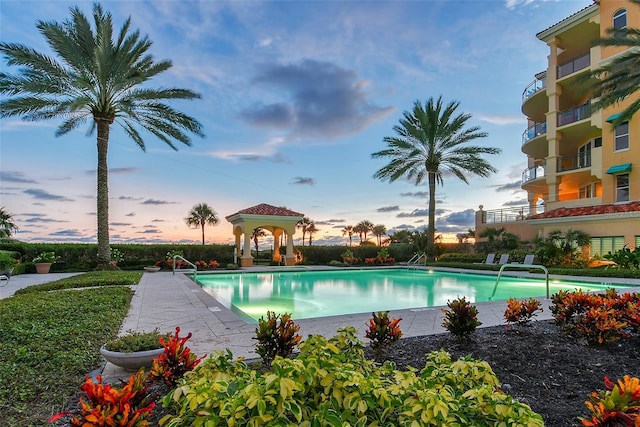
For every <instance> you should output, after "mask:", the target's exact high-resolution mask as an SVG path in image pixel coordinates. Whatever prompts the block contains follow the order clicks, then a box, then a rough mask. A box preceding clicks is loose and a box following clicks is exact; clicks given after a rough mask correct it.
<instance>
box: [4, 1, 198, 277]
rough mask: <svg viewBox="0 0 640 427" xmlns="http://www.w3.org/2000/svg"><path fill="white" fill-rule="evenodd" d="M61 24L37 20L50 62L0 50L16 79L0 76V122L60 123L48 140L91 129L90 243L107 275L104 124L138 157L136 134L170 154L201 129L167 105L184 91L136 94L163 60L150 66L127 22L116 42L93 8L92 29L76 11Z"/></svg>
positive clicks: (164, 65)
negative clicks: (93, 198) (93, 215)
mask: <svg viewBox="0 0 640 427" xmlns="http://www.w3.org/2000/svg"><path fill="white" fill-rule="evenodd" d="M70 11H71V19H69V20H65V21H63V22H62V23H58V22H54V21H51V22H45V21H39V22H38V24H37V28H38V30H39V31H40V33H41V34H42V35H43V36H44V37H45V39H46V41H47V43H48V44H49V46H50V47H51V49H52V50H53V51H54V52H56V56H47V55H45V54H43V53H40V52H37V51H35V50H34V49H31V48H29V47H27V46H25V45H21V44H16V43H5V42H2V43H0V52H2V53H3V54H4V56H5V58H6V60H7V64H8V65H10V66H18V67H21V68H20V69H19V70H18V74H9V73H7V72H4V71H3V72H0V91H1V93H2V94H3V95H6V96H8V97H7V98H5V99H3V100H2V101H0V116H1V117H12V116H20V117H22V119H23V120H27V121H40V120H49V119H62V124H60V125H59V127H58V128H57V130H56V133H55V135H56V136H61V135H65V134H67V133H68V132H70V131H72V130H74V129H76V128H77V127H78V126H80V125H82V124H85V123H86V122H87V121H89V122H90V133H93V132H94V131H96V130H97V151H98V162H97V237H98V267H99V268H109V266H110V263H109V261H110V249H109V187H108V165H107V157H108V156H107V154H108V148H109V133H110V130H111V125H113V124H114V123H117V124H118V125H120V126H121V127H122V128H123V129H124V132H125V133H126V134H127V135H128V136H129V137H130V138H131V139H132V140H133V141H134V142H135V143H136V144H137V145H138V146H139V147H140V148H141V149H142V150H143V151H145V144H144V141H143V138H142V135H141V134H140V130H145V131H148V132H149V133H151V134H152V135H154V136H155V137H156V138H158V139H159V140H161V141H163V142H165V143H166V144H168V145H169V146H170V147H171V148H173V149H174V150H176V146H175V145H174V141H178V142H181V143H183V144H185V145H191V141H190V138H189V136H188V133H194V134H196V135H198V136H203V134H202V130H201V128H202V125H201V124H200V123H199V122H198V121H197V120H195V119H194V118H192V117H190V116H188V115H186V114H184V113H181V112H179V111H177V110H175V109H174V108H173V107H171V106H170V105H169V104H168V103H167V101H170V100H175V99H196V98H200V95H199V94H197V93H195V92H192V91H190V90H187V89H179V88H161V89H152V88H147V87H142V85H143V83H146V82H148V81H149V80H150V79H151V78H153V77H155V76H156V75H158V74H160V73H162V72H164V71H167V70H168V69H169V68H171V66H172V64H171V61H169V60H163V61H160V62H155V61H154V60H153V57H152V56H151V55H150V54H149V49H150V48H151V45H152V43H151V41H150V40H149V39H148V37H147V36H145V37H141V36H140V32H139V31H135V32H131V31H130V26H131V18H128V19H127V20H126V21H125V23H124V25H123V26H122V28H121V29H120V32H119V33H118V34H117V37H116V38H115V39H114V37H113V36H114V29H113V23H112V17H111V14H110V13H108V12H104V11H103V9H102V7H101V6H100V5H99V4H97V3H96V4H95V5H94V6H93V21H94V26H95V28H92V27H91V23H90V22H89V20H88V19H87V17H86V16H85V15H84V14H83V13H82V12H81V11H80V9H79V8H78V7H77V6H72V7H71V8H70Z"/></svg>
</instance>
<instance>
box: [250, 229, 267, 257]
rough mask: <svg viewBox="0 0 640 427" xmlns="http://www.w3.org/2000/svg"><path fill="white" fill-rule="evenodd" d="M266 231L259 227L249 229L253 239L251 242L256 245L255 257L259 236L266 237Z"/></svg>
mask: <svg viewBox="0 0 640 427" xmlns="http://www.w3.org/2000/svg"><path fill="white" fill-rule="evenodd" d="M266 236H267V233H266V232H265V231H264V230H263V229H262V228H260V227H258V228H254V229H253V231H251V238H252V239H253V244H254V245H255V246H256V259H258V243H259V241H260V238H261V237H266Z"/></svg>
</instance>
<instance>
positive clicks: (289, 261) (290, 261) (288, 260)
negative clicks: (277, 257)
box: [284, 230, 296, 265]
mask: <svg viewBox="0 0 640 427" xmlns="http://www.w3.org/2000/svg"><path fill="white" fill-rule="evenodd" d="M285 232H286V233H287V253H286V254H285V255H284V256H285V258H284V265H296V256H295V254H294V253H293V233H292V232H290V231H289V230H285Z"/></svg>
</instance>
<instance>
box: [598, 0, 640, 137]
mask: <svg viewBox="0 0 640 427" xmlns="http://www.w3.org/2000/svg"><path fill="white" fill-rule="evenodd" d="M631 2H632V3H634V4H636V5H637V6H640V0H631ZM607 35H608V37H604V38H602V39H600V40H598V44H600V45H601V46H618V47H626V48H628V50H627V51H626V52H625V53H623V54H621V55H619V56H616V57H615V58H614V59H613V60H612V61H611V62H608V63H606V64H605V65H604V66H602V67H601V68H598V69H596V70H594V71H593V72H592V73H591V76H592V77H594V79H592V82H593V86H592V91H593V94H592V96H593V97H594V98H597V100H595V101H593V102H592V103H591V109H592V110H594V111H596V110H600V109H603V108H606V107H609V106H611V105H614V104H617V103H619V102H620V101H623V100H624V99H626V98H627V97H629V96H631V95H632V94H633V93H635V92H636V91H638V89H639V88H640V29H638V28H628V27H627V28H609V29H608V30H607ZM638 110H640V98H637V99H636V100H635V101H633V102H632V103H631V104H630V105H629V106H628V107H627V108H626V109H625V110H624V111H622V112H621V113H620V115H619V116H618V117H617V118H616V119H615V120H613V122H612V123H611V124H612V125H613V126H614V127H616V126H618V125H620V124H621V123H624V122H627V121H629V120H630V119H631V117H632V116H633V115H634V114H635V113H636V112H637V111H638Z"/></svg>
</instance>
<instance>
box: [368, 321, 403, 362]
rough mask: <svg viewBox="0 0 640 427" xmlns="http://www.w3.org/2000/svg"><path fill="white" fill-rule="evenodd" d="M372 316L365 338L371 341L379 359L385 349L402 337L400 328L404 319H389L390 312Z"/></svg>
mask: <svg viewBox="0 0 640 427" xmlns="http://www.w3.org/2000/svg"><path fill="white" fill-rule="evenodd" d="M371 315H372V317H371V318H370V319H369V327H368V329H367V332H366V334H365V337H366V338H368V339H369V340H371V348H372V349H373V353H374V354H375V355H376V357H377V356H379V355H380V353H381V352H382V350H383V349H385V348H386V347H388V346H390V345H391V344H393V343H394V342H396V341H398V340H399V339H400V338H401V337H402V331H401V330H400V326H399V324H400V321H401V320H402V317H398V318H396V319H389V312H388V311H379V312H378V314H376V313H371Z"/></svg>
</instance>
